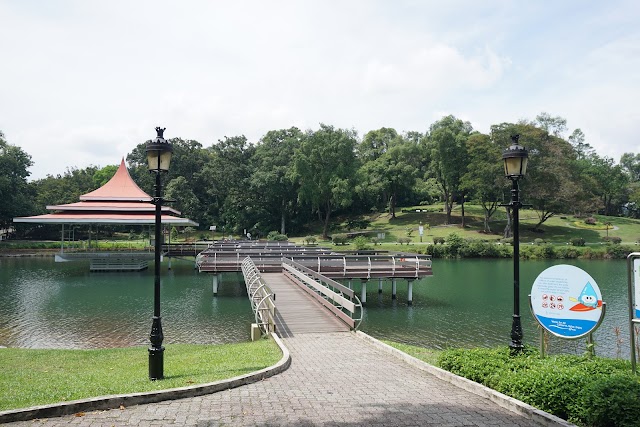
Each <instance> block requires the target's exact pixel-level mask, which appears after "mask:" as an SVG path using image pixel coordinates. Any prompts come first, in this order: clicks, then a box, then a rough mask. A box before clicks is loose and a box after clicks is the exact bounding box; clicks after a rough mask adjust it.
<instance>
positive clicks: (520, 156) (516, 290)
mask: <svg viewBox="0 0 640 427" xmlns="http://www.w3.org/2000/svg"><path fill="white" fill-rule="evenodd" d="M519 138H520V135H514V136H512V137H511V139H512V141H513V144H512V145H511V146H510V147H509V148H508V149H506V150H504V151H503V152H502V160H503V161H504V174H505V176H506V177H507V178H509V179H510V180H511V202H510V203H509V204H508V205H507V206H509V207H510V208H511V211H512V212H513V321H512V324H511V343H510V344H509V348H510V349H511V353H512V354H517V353H520V352H521V351H522V349H523V348H524V345H523V344H522V335H523V334H522V324H521V323H520V231H519V216H518V210H519V209H520V208H521V207H522V203H521V202H520V198H519V196H520V189H519V188H518V180H519V179H520V178H522V177H523V176H525V174H526V173H527V161H528V152H527V149H526V148H524V147H523V146H521V145H519V144H518V139H519Z"/></svg>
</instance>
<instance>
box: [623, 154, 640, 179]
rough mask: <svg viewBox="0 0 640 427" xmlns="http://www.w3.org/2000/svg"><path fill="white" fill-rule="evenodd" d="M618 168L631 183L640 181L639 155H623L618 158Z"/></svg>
mask: <svg viewBox="0 0 640 427" xmlns="http://www.w3.org/2000/svg"><path fill="white" fill-rule="evenodd" d="M620 166H621V167H622V170H624V172H625V173H626V174H627V175H628V176H629V180H630V181H631V182H637V181H640V154H633V153H624V154H623V155H622V157H620Z"/></svg>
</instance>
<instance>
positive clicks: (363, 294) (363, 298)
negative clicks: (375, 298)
mask: <svg viewBox="0 0 640 427" xmlns="http://www.w3.org/2000/svg"><path fill="white" fill-rule="evenodd" d="M360 302H361V303H362V306H363V307H364V306H365V305H367V281H366V280H362V292H361V295H360Z"/></svg>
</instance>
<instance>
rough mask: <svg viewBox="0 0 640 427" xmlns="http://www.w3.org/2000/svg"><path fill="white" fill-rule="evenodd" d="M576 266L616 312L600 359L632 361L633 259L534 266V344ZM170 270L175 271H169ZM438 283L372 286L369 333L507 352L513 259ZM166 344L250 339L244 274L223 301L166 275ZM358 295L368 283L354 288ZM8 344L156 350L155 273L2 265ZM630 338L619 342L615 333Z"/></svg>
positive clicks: (2, 338)
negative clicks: (557, 274) (152, 335)
mask: <svg viewBox="0 0 640 427" xmlns="http://www.w3.org/2000/svg"><path fill="white" fill-rule="evenodd" d="M561 263H569V264H573V265H576V266H577V267H580V268H582V269H584V270H586V271H587V272H588V273H589V274H590V275H591V276H592V277H593V278H594V279H595V280H596V282H597V283H598V285H599V287H600V290H601V291H602V294H603V296H604V300H605V302H606V303H607V313H606V318H605V319H604V321H603V323H602V325H601V326H600V328H599V329H598V330H597V331H596V332H595V334H594V335H595V341H596V353H597V354H599V355H605V356H608V357H617V356H619V357H624V358H629V353H630V351H629V328H628V317H627V316H628V311H627V310H628V308H627V283H626V263H625V262H623V261H570V262H566V261H524V262H521V263H520V269H521V296H520V300H521V314H522V323H523V329H524V334H525V343H526V344H528V345H533V346H538V343H539V329H538V326H537V323H536V322H535V320H533V317H532V315H531V312H530V310H529V306H528V299H527V294H528V292H529V291H530V289H531V285H532V284H533V281H534V280H535V278H536V277H537V275H538V274H540V273H541V272H542V271H543V270H544V269H546V268H548V267H550V266H551V265H555V264H561ZM163 267H165V268H166V266H163ZM433 268H434V276H433V277H429V278H426V279H423V280H421V281H420V282H414V286H413V306H411V307H408V306H407V303H406V301H407V282H406V281H398V284H397V296H398V298H397V299H396V300H392V299H391V282H390V281H385V282H384V283H383V293H382V294H379V293H378V286H377V285H378V281H377V280H376V281H375V282H372V283H371V284H370V285H369V286H368V291H369V292H368V301H367V303H368V305H367V308H366V309H365V312H364V315H363V322H362V324H361V329H362V330H363V331H364V332H367V333H369V334H371V335H373V336H375V337H378V338H384V339H390V340H394V341H400V342H405V343H408V344H415V345H421V346H425V347H429V348H436V349H444V348H447V347H473V346H486V347H490V346H499V345H507V344H508V342H509V334H510V331H511V315H512V309H513V306H512V304H513V288H512V286H513V270H512V268H513V264H512V262H511V261H510V260H458V261H446V260H435V261H434V263H433ZM162 274H163V275H162V316H163V328H164V333H165V343H166V344H173V343H201V344H209V343H226V342H238V341H246V340H248V337H249V325H250V324H251V323H252V322H253V321H254V319H253V313H252V312H251V307H250V304H249V301H248V299H247V296H246V290H245V288H244V285H243V284H242V278H241V276H240V275H239V274H225V275H223V277H222V280H221V282H220V287H219V294H218V297H217V298H214V297H213V296H212V290H211V286H212V279H211V276H210V275H208V274H199V273H197V272H196V271H195V270H194V269H193V265H192V264H191V263H188V262H175V261H174V262H173V269H172V270H171V271H166V270H163V273H162ZM352 287H353V288H354V290H355V291H356V293H357V294H358V295H360V292H361V284H360V282H359V281H357V280H356V281H352ZM0 295H1V299H0V345H4V346H11V347H30V348H100V347H124V346H132V345H147V344H148V336H149V332H150V328H151V316H152V313H153V270H152V269H151V270H148V271H144V272H139V273H117V274H116V273H89V271H88V265H86V264H83V263H66V264H55V263H54V262H53V260H52V259H50V258H36V259H25V258H22V259H13V258H0ZM616 327H618V328H619V331H620V337H619V339H620V340H621V342H619V341H618V339H617V337H616V333H615V328H616ZM585 343H586V339H578V340H574V341H568V340H562V339H559V338H553V337H552V338H550V339H549V345H550V349H551V352H555V353H558V352H565V353H572V354H582V353H583V352H585V350H586V344H585Z"/></svg>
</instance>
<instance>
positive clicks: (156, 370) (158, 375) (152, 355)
mask: <svg viewBox="0 0 640 427" xmlns="http://www.w3.org/2000/svg"><path fill="white" fill-rule="evenodd" d="M149 338H150V339H151V347H149V379H150V380H152V381H155V380H161V379H163V378H164V347H163V346H162V340H163V339H164V336H163V334H162V320H161V319H160V316H153V324H152V325H151V335H150V336H149Z"/></svg>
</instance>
